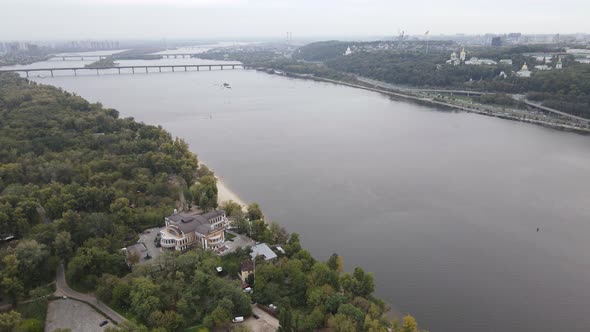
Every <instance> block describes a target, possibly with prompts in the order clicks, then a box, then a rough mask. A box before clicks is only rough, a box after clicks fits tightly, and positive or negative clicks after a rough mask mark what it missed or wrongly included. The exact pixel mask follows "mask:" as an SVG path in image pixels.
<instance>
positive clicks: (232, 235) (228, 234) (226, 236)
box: [225, 232, 236, 241]
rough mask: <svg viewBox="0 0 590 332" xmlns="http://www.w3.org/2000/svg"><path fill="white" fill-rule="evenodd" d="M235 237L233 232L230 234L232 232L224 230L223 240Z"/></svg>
mask: <svg viewBox="0 0 590 332" xmlns="http://www.w3.org/2000/svg"><path fill="white" fill-rule="evenodd" d="M235 237H236V236H235V235H234V234H232V233H228V232H225V240H226V241H229V240H231V239H233V238H235Z"/></svg>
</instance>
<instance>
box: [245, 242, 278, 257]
mask: <svg viewBox="0 0 590 332" xmlns="http://www.w3.org/2000/svg"><path fill="white" fill-rule="evenodd" d="M258 256H263V257H264V259H265V260H267V261H268V260H271V259H274V258H277V254H275V253H274V251H272V249H270V247H269V246H268V245H267V244H266V243H259V244H257V245H255V246H254V247H252V253H251V254H250V257H252V259H255V258H256V257H258Z"/></svg>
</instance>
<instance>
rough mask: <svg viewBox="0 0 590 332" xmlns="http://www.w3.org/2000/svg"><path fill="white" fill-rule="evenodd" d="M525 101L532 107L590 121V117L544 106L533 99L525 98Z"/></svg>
mask: <svg viewBox="0 0 590 332" xmlns="http://www.w3.org/2000/svg"><path fill="white" fill-rule="evenodd" d="M523 101H524V103H525V104H527V105H529V106H532V107H535V108H539V109H542V110H544V111H547V112H551V113H555V114H559V115H562V116H565V117H568V118H570V119H574V120H578V121H582V122H586V123H588V122H590V119H586V118H582V117H579V116H575V115H572V114H569V113H564V112H561V111H558V110H556V109H554V108H550V107H547V106H543V105H541V104H539V103H533V102H532V101H529V100H528V99H524V100H523Z"/></svg>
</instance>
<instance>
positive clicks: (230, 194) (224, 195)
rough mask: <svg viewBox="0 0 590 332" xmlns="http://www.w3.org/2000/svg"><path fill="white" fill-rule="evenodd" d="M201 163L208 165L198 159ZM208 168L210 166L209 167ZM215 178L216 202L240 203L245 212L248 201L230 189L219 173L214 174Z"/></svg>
mask: <svg viewBox="0 0 590 332" xmlns="http://www.w3.org/2000/svg"><path fill="white" fill-rule="evenodd" d="M195 155H196V154H195ZM201 165H205V166H207V167H209V166H208V165H207V164H206V163H204V162H202V161H199V166H201ZM209 169H211V168H210V167H209ZM214 173H215V172H214ZM215 179H217V204H219V205H220V206H221V205H222V204H223V203H225V202H228V201H234V202H236V203H238V204H240V206H241V207H242V210H243V211H244V212H246V209H247V208H248V203H246V201H245V200H244V199H243V198H242V197H240V196H239V195H238V194H236V193H235V192H234V191H233V190H231V189H230V188H229V187H228V186H227V184H226V183H225V182H223V179H222V178H221V177H220V176H219V175H217V174H215Z"/></svg>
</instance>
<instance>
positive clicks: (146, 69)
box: [145, 66, 148, 74]
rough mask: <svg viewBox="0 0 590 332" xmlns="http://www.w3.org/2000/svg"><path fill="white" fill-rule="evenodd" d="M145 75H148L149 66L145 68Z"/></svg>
mask: <svg viewBox="0 0 590 332" xmlns="http://www.w3.org/2000/svg"><path fill="white" fill-rule="evenodd" d="M145 73H146V74H147V73H148V68H147V66H146V67H145Z"/></svg>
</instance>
